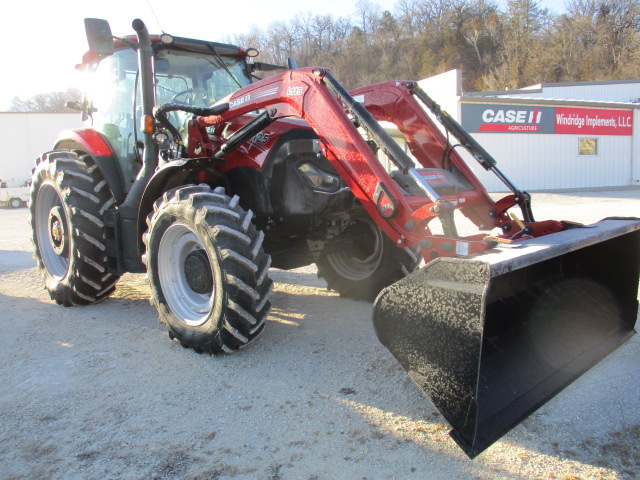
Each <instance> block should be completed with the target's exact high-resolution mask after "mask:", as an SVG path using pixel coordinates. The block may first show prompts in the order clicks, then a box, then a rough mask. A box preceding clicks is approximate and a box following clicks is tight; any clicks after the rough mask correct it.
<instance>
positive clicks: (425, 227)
mask: <svg viewBox="0 0 640 480" xmlns="http://www.w3.org/2000/svg"><path fill="white" fill-rule="evenodd" d="M226 103H227V104H228V108H227V109H225V110H224V111H223V112H222V113H220V114H219V115H211V116H203V117H197V118H196V121H195V122H193V123H192V125H191V128H190V129H189V134H188V135H189V138H188V141H187V143H188V144H189V145H192V146H193V145H196V146H197V149H198V151H199V152H202V156H203V157H209V158H210V159H211V160H210V161H211V162H214V161H216V160H222V159H223V158H224V155H226V154H228V153H230V152H231V151H233V150H234V149H235V148H237V147H238V146H239V145H241V144H242V143H243V142H244V141H246V140H248V139H249V138H250V137H252V136H254V135H256V134H258V133H259V132H260V131H262V130H263V129H264V128H265V127H266V126H268V125H269V124H270V123H271V122H273V121H276V120H277V119H279V118H285V117H298V118H301V119H304V120H305V121H306V122H307V123H308V124H309V125H310V126H311V128H312V129H313V130H314V131H315V132H316V133H317V135H318V137H319V141H320V147H321V153H322V155H324V156H325V157H326V158H327V159H328V160H329V161H330V162H331V164H332V165H333V166H334V168H335V169H336V171H337V172H338V173H339V174H340V176H341V177H342V178H343V179H344V180H345V182H346V183H347V185H348V187H349V188H350V190H351V191H352V192H353V194H354V195H355V197H356V198H357V199H358V200H359V201H360V203H361V204H362V206H363V207H364V208H365V210H366V211H367V213H368V214H369V215H370V216H371V217H372V218H373V219H374V221H375V222H376V224H377V225H378V226H379V227H380V228H381V229H382V230H383V231H384V232H385V233H386V234H387V235H388V236H389V237H390V238H391V239H392V240H393V241H394V242H395V243H396V245H398V246H401V247H408V246H412V245H420V248H421V249H422V255H423V257H424V259H425V261H427V262H428V261H430V260H433V259H434V258H437V257H440V256H459V255H469V254H474V253H479V252H482V251H485V250H487V249H489V248H492V247H493V246H495V241H493V240H491V239H487V235H486V234H483V233H479V234H476V235H471V236H466V237H461V236H459V235H458V234H457V230H456V228H455V222H454V218H453V214H454V211H455V210H460V212H461V213H462V214H463V215H465V216H466V217H468V218H469V219H470V220H471V221H472V222H473V223H474V224H475V225H476V226H478V228H479V229H481V230H491V229H493V228H500V229H501V230H502V232H503V234H504V236H505V238H509V239H517V238H518V237H519V236H522V235H524V236H526V238H532V237H539V236H542V235H547V234H550V233H555V232H559V231H561V230H563V225H562V224H561V223H560V222H556V221H542V222H535V221H534V219H533V215H532V214H531V208H530V197H529V195H528V194H527V193H526V192H522V191H520V190H519V189H517V188H516V187H515V186H514V185H513V184H512V183H511V182H510V181H509V180H508V179H507V178H506V177H505V176H504V175H503V174H502V173H501V172H500V171H499V170H498V169H497V168H496V162H495V160H493V159H492V158H491V157H490V156H489V155H488V154H487V153H486V152H485V151H484V150H482V149H481V147H479V145H477V143H475V142H474V141H473V139H472V138H471V137H470V136H469V135H468V134H466V132H464V130H463V129H462V128H461V127H460V126H459V125H458V124H457V123H456V122H455V121H454V120H452V119H451V118H450V117H448V115H446V113H445V112H443V111H442V110H441V109H440V108H439V107H438V106H437V104H435V102H433V100H431V99H430V98H429V97H428V96H427V95H426V93H425V92H424V91H423V90H422V89H421V88H420V87H419V86H418V85H417V84H416V83H415V82H387V83H381V84H377V85H372V86H369V87H363V88H360V89H356V90H354V91H352V92H348V91H347V90H346V89H345V88H344V87H343V86H342V85H341V84H340V83H339V82H338V81H337V80H336V79H335V77H334V76H333V74H332V73H331V72H330V71H329V70H327V69H323V68H304V69H299V70H295V71H290V72H285V73H282V74H280V75H275V76H273V77H270V78H268V79H265V80H263V81H260V82H257V83H255V84H253V85H251V86H249V87H246V88H244V89H242V90H240V91H238V92H236V93H234V94H232V95H231V96H230V97H229V98H228V99H226ZM423 105H424V106H423ZM429 108H430V109H431V111H432V112H433V113H434V114H435V115H436V116H437V117H438V118H442V117H443V116H445V117H446V118H447V122H446V123H445V128H447V131H451V129H453V132H451V133H452V134H454V135H458V136H460V137H462V138H461V139H460V141H461V143H462V145H464V146H465V148H467V149H468V150H469V151H470V152H471V153H472V155H473V156H474V158H476V159H477V160H478V161H479V162H480V163H481V165H482V166H483V167H485V168H487V169H489V170H492V171H493V172H494V173H496V174H497V175H498V176H499V178H501V179H502V180H503V181H504V182H505V184H506V185H507V187H508V188H509V189H510V190H511V191H512V193H511V194H510V195H507V196H505V197H504V198H502V199H500V200H498V201H497V202H494V201H493V200H492V199H491V198H490V197H489V195H488V194H487V192H486V190H485V189H484V187H483V186H482V185H481V184H480V182H479V181H478V180H477V179H476V177H475V176H474V175H473V174H472V173H471V170H470V169H469V167H468V166H467V165H466V163H465V162H464V160H463V159H462V157H461V156H460V155H459V154H458V153H457V152H456V151H455V150H453V149H451V147H450V144H449V142H448V141H447V138H446V136H445V135H444V134H443V133H442V132H441V131H440V130H439V129H438V128H437V126H436V125H435V123H434V122H433V120H431V118H430V117H429V115H428V113H427V109H429ZM255 111H261V112H262V113H261V115H260V116H258V117H256V118H255V120H253V121H252V122H250V123H249V124H247V125H246V126H245V127H243V128H242V129H240V130H238V131H237V132H235V133H234V134H233V135H232V136H231V137H229V138H228V139H227V141H226V142H225V143H223V144H222V145H214V144H213V143H211V141H210V137H209V132H208V131H207V129H208V128H213V133H214V135H213V137H216V136H218V137H220V136H221V132H219V131H217V130H216V129H222V128H223V126H224V125H225V124H227V123H228V122H230V121H231V120H233V119H234V118H237V117H240V116H243V115H247V114H250V113H251V112H255ZM380 121H386V122H391V123H393V124H394V125H395V126H397V128H398V129H399V130H400V131H401V132H402V134H403V135H404V136H405V138H406V140H407V145H408V147H409V149H410V151H411V152H412V154H413V155H414V157H415V158H416V160H417V162H418V163H419V165H420V167H422V168H424V169H440V170H449V171H453V172H455V173H457V174H458V175H459V176H461V177H463V178H464V179H465V180H466V181H467V182H468V183H469V185H468V186H467V187H466V188H465V189H464V190H463V191H458V192H456V193H453V194H451V193H450V194H445V195H440V194H439V193H438V192H437V191H436V188H437V187H433V186H432V185H431V184H430V183H429V181H427V180H425V178H424V176H423V175H421V174H420V172H419V171H417V170H416V166H415V163H414V161H413V160H412V159H411V158H410V157H409V155H408V154H407V153H406V152H405V151H404V150H403V148H402V147H400V145H398V144H397V143H396V142H395V141H394V140H393V138H392V137H391V136H390V135H389V134H388V133H387V132H386V131H385V129H384V128H383V127H382V126H381V125H380V123H379V122H380ZM362 131H364V132H365V136H366V137H368V140H369V141H367V139H365V138H363V135H362V134H361V132H362ZM371 143H373V144H374V145H375V147H374V149H372V144H371ZM377 149H380V150H382V151H383V152H384V153H385V154H386V155H387V156H388V157H389V159H390V160H391V161H392V162H393V164H394V165H395V166H396V168H397V169H398V171H399V172H401V173H402V175H404V176H405V177H407V178H408V181H410V182H413V183H414V186H416V187H417V188H418V189H419V190H420V194H418V195H416V194H408V192H407V191H403V189H402V188H401V187H400V186H399V185H398V183H397V182H396V181H395V180H394V179H393V178H392V177H391V175H390V174H389V172H387V171H386V170H385V169H384V167H383V166H382V164H381V163H380V161H379V159H378V157H377V155H376V151H375V150H377ZM189 153H192V154H193V153H195V150H194V149H192V148H190V152H189ZM436 159H441V163H438V162H437V160H436ZM218 168H219V169H220V170H221V171H222V172H224V170H225V166H224V165H222V166H221V167H218ZM414 193H415V192H414ZM514 206H519V207H520V209H521V211H522V215H523V219H524V221H522V222H521V221H520V220H517V219H512V218H510V217H509V215H508V213H507V210H509V209H510V208H511V207H514ZM436 218H438V219H439V220H440V222H441V223H442V227H443V231H444V234H443V235H436V234H433V233H432V231H431V230H430V229H429V223H430V222H431V221H433V220H434V219H436Z"/></svg>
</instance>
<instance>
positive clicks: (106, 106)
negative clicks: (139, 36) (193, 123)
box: [78, 19, 275, 190]
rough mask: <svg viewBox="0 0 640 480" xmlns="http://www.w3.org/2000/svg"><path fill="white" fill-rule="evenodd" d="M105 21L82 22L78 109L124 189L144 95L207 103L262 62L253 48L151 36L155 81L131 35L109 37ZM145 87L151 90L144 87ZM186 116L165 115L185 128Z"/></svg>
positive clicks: (135, 163)
mask: <svg viewBox="0 0 640 480" xmlns="http://www.w3.org/2000/svg"><path fill="white" fill-rule="evenodd" d="M103 22H104V23H103ZM105 23H106V22H105V21H104V20H98V19H87V21H85V26H86V30H87V37H88V39H89V45H90V50H89V52H87V54H85V55H84V57H83V62H82V64H81V65H79V66H78V68H79V69H81V70H83V71H85V72H86V73H87V76H88V77H89V78H88V81H87V82H86V84H87V88H86V91H85V96H84V99H83V102H82V105H78V108H81V109H82V113H83V115H82V118H83V121H84V123H85V125H86V126H87V127H90V128H92V129H93V130H94V131H96V132H98V133H99V134H100V136H101V137H102V138H103V139H104V140H105V141H106V143H107V144H108V146H109V147H110V149H111V152H112V153H113V154H114V156H115V157H116V159H117V163H118V166H119V169H120V172H121V175H122V178H123V180H124V182H123V183H124V188H125V190H128V186H130V185H131V184H132V183H133V181H134V180H135V177H136V174H137V172H138V171H139V169H140V165H141V163H142V160H141V156H142V154H141V148H142V144H143V132H142V131H141V128H142V117H143V115H144V112H143V110H144V109H143V98H142V97H143V96H144V95H147V96H149V97H151V98H152V99H153V105H154V106H155V105H162V104H165V103H174V104H175V103H178V104H184V105H188V106H191V107H208V106H210V105H211V104H213V103H215V102H217V101H218V100H220V99H222V98H224V97H226V96H228V95H230V94H231V93H233V92H235V91H236V90H239V89H241V88H243V87H245V86H247V85H249V84H250V83H251V81H252V74H253V72H254V70H256V69H258V68H261V67H262V64H256V63H254V62H253V57H255V56H256V55H257V54H258V51H257V50H255V49H253V48H250V49H244V48H241V47H237V46H234V45H227V44H221V43H215V42H207V41H202V40H193V39H187V38H181V37H174V36H171V35H168V34H163V35H151V36H150V40H151V47H152V50H153V52H152V56H153V76H152V78H153V82H145V81H144V78H145V75H141V73H140V68H139V59H138V48H139V43H138V42H137V41H136V40H135V37H134V36H129V37H124V38H117V37H112V36H111V35H110V29H109V27H108V24H106V26H105ZM269 67H271V68H269ZM273 67H275V66H267V68H265V69H266V70H269V69H274V68H273ZM147 88H148V89H152V90H153V91H152V92H145V89H147ZM189 117H190V114H188V113H186V112H181V111H173V112H171V113H170V114H169V115H168V120H169V121H170V122H171V123H172V124H173V126H174V127H175V128H176V129H177V130H178V131H184V129H185V127H186V121H187V119H188V118H189Z"/></svg>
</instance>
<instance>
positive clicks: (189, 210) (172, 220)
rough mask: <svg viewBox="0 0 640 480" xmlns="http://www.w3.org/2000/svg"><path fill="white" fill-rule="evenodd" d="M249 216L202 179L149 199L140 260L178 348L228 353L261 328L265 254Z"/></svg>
mask: <svg viewBox="0 0 640 480" xmlns="http://www.w3.org/2000/svg"><path fill="white" fill-rule="evenodd" d="M252 217H253V213H252V212H251V211H245V210H243V209H242V208H241V207H240V206H239V204H238V197H237V196H236V197H233V198H230V197H228V196H227V195H225V194H224V189H223V188H217V189H215V190H214V191H212V190H211V189H210V188H209V187H208V186H207V185H199V186H186V187H180V188H176V189H174V190H170V191H169V192H167V193H165V194H164V195H163V197H162V198H161V199H159V200H157V201H156V203H155V204H154V212H153V213H152V214H151V215H149V217H148V218H147V225H148V232H147V233H146V234H145V235H144V238H143V240H144V243H145V246H146V254H145V255H144V257H143V261H144V262H145V264H146V266H147V272H148V276H149V284H150V286H151V293H152V298H151V299H152V302H153V303H155V306H156V308H157V310H158V314H159V316H160V321H161V322H163V323H165V324H166V325H167V327H168V329H169V336H170V337H171V338H172V339H176V340H178V341H179V342H180V343H181V344H182V346H184V347H189V348H193V349H194V350H195V351H196V352H198V353H209V354H216V353H222V352H234V351H236V350H238V349H240V348H242V347H244V346H246V345H248V344H249V343H251V342H252V341H253V340H255V339H256V337H257V336H258V335H260V333H261V332H262V330H263V329H264V326H265V320H266V318H267V315H268V313H269V310H270V308H271V303H270V302H269V298H270V296H271V287H272V284H273V282H272V281H271V279H270V278H269V275H268V270H269V267H270V265H271V258H270V257H269V256H268V255H266V254H265V253H264V251H263V249H262V241H263V238H264V234H263V233H262V232H259V231H257V230H256V228H255V227H254V226H253V224H252V222H251V219H252Z"/></svg>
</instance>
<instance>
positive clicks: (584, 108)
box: [420, 70, 640, 191]
mask: <svg viewBox="0 0 640 480" xmlns="http://www.w3.org/2000/svg"><path fill="white" fill-rule="evenodd" d="M420 85H421V87H422V88H423V89H424V90H425V91H426V92H427V93H428V94H429V95H430V96H431V97H432V98H433V99H434V100H436V102H438V103H439V104H440V105H441V107H442V108H443V109H444V110H446V111H447V112H448V113H449V114H450V115H451V116H452V117H453V118H455V119H456V120H457V121H458V122H459V123H461V124H462V126H463V127H464V128H465V129H466V130H467V131H469V132H470V133H472V135H473V136H474V138H475V139H476V140H477V141H478V142H479V143H480V144H481V145H482V146H483V147H484V148H485V149H486V150H487V151H488V152H489V153H490V154H491V155H492V156H493V157H494V158H495V159H496V160H497V161H498V168H499V169H500V170H501V171H502V172H503V173H504V174H506V176H507V177H508V178H509V179H510V180H511V181H512V182H513V183H514V184H515V185H516V186H518V187H519V188H521V189H524V190H549V189H572V188H597V187H627V186H633V185H636V186H637V185H640V79H638V80H626V81H607V82H576V83H543V84H541V85H534V86H531V87H527V88H523V89H520V90H507V91H498V92H471V93H467V92H462V88H461V85H462V82H461V71H460V70H451V71H449V72H446V73H443V74H441V75H437V76H435V77H431V78H428V79H425V80H422V81H421V82H420ZM459 151H460V150H459ZM465 159H468V163H469V165H470V166H471V167H472V168H473V170H474V172H475V173H476V174H477V175H478V177H479V178H480V179H481V180H482V182H483V183H484V185H485V187H486V188H487V189H488V190H489V191H505V187H504V184H502V183H501V182H500V181H499V180H498V179H497V178H496V177H495V176H494V175H492V174H490V173H487V172H485V171H484V169H482V168H481V167H480V166H479V165H478V164H477V162H475V160H473V159H471V158H470V157H469V156H465Z"/></svg>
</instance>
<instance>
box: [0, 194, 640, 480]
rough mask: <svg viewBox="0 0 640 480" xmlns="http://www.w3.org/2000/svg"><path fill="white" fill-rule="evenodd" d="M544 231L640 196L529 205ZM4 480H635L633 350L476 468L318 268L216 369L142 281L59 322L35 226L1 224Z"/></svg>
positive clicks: (2, 213)
mask: <svg viewBox="0 0 640 480" xmlns="http://www.w3.org/2000/svg"><path fill="white" fill-rule="evenodd" d="M534 211H535V212H536V214H537V215H536V216H537V217H538V218H539V219H542V218H554V219H569V220H574V221H582V222H593V221H597V220H600V219H601V218H603V217H606V216H612V215H615V216H637V215H639V214H640V189H628V190H616V191H594V192H568V193H560V194H559V193H554V194H552V193H542V194H534ZM0 225H2V227H1V228H0V328H1V330H2V333H3V334H2V336H0V349H1V350H2V352H3V355H2V357H0V479H5V480H8V479H76V478H82V479H122V478H125V479H190V480H196V479H198V480H200V479H202V480H204V479H230V478H233V479H240V480H256V479H257V480H289V479H291V480H319V479H353V480H364V479H367V480H378V479H427V478H428V479H475V478H481V479H510V480H512V479H561V480H578V479H630V478H638V477H637V475H638V472H639V471H640V447H639V444H640V401H639V400H640V339H639V338H638V336H636V337H633V338H632V339H631V340H629V341H628V342H627V343H626V344H625V345H623V346H622V347H620V348H619V349H618V350H616V351H615V352H614V353H612V354H611V355H609V356H608V357H607V358H606V359H605V360H603V361H602V362H600V363H599V364H598V365H597V366H595V367H594V368H592V369H591V370H590V371H589V372H587V373H586V374H585V375H583V376H582V377H581V378H580V379H578V380H577V381H576V382H574V383H573V384H572V385H570V386H569V387H567V388H566V389H565V390H564V391H563V392H561V393H560V394H559V395H558V396H556V397H555V398H554V399H552V400H551V401H550V402H549V403H547V404H546V405H544V406H543V407H542V408H541V409H539V410H538V411H537V412H536V413H534V414H533V415H531V416H530V417H529V418H528V419H527V420H525V421H524V422H523V423H522V424H521V425H519V426H518V427H516V428H515V429H513V430H512V431H511V432H510V433H508V434H507V435H505V436H504V437H503V439H502V440H500V441H499V442H497V443H496V444H494V445H493V446H492V447H491V448H489V449H488V450H487V451H486V452H485V453H483V454H482V455H480V456H479V457H478V458H476V459H475V460H474V461H471V460H469V459H468V458H467V457H466V456H465V455H464V453H463V452H462V451H461V450H460V449H459V448H458V447H457V446H456V445H455V443H454V442H453V440H451V439H450V437H449V436H448V427H447V425H446V423H445V422H444V420H443V418H442V417H441V415H440V414H439V413H438V411H437V410H436V409H435V407H433V405H432V404H431V403H430V402H429V401H428V400H427V399H426V398H425V397H424V396H423V395H422V393H421V392H420V390H419V389H418V388H417V387H416V386H415V385H414V384H413V382H412V381H411V380H409V378H408V377H407V375H406V374H405V372H404V371H403V370H402V368H401V367H400V366H399V365H398V364H397V362H396V361H395V360H394V358H393V357H392V356H391V354H390V353H389V352H388V351H387V350H386V349H385V348H384V347H382V346H381V345H380V344H379V343H378V341H377V339H376V337H375V334H374V332H373V328H372V324H371V305H369V304H367V303H364V302H356V301H351V300H347V299H341V298H340V297H339V296H338V295H336V294H335V293H334V292H327V290H326V288H325V287H326V285H325V284H324V282H323V281H321V280H319V279H318V278H317V277H316V273H315V269H314V268H311V267H309V268H303V269H298V270H294V271H290V272H284V271H279V270H272V272H271V274H272V277H273V278H274V281H275V288H274V296H273V299H272V303H273V310H272V313H271V315H270V317H269V319H268V325H267V329H266V330H265V333H264V334H263V335H262V336H261V337H260V338H259V339H258V340H257V342H256V343H255V344H254V345H252V346H251V347H250V348H247V349H245V350H243V351H242V352H240V353H238V354H235V355H228V356H219V357H210V356H204V355H197V354H196V353H194V352H193V351H190V350H185V349H183V348H182V347H180V345H178V344H177V343H174V342H171V341H169V338H168V336H167V334H166V332H165V331H164V329H163V328H162V326H161V325H160V324H158V323H157V321H156V318H157V315H156V312H155V310H154V309H153V308H152V307H151V306H150V304H149V302H148V298H149V296H150V294H149V289H148V287H147V284H146V281H145V279H144V276H142V275H125V276H124V277H123V278H122V280H121V281H120V283H119V284H118V288H117V290H116V293H115V294H114V295H113V296H112V297H111V298H109V299H108V300H106V301H104V302H102V303H100V304H97V305H93V306H89V307H82V308H64V307H60V306H56V305H54V304H52V302H51V301H50V300H49V298H48V295H47V294H46V293H45V291H44V290H43V286H42V283H41V281H40V279H39V278H38V275H37V273H36V271H35V267H34V265H35V263H34V261H33V259H32V258H31V247H30V243H29V239H28V235H29V230H28V225H27V209H19V210H6V209H5V210H0Z"/></svg>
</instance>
